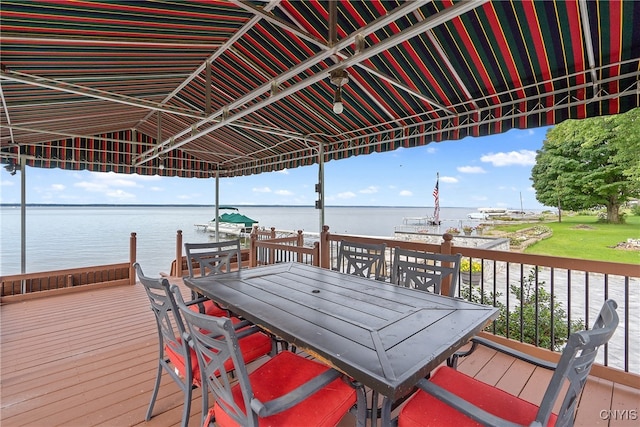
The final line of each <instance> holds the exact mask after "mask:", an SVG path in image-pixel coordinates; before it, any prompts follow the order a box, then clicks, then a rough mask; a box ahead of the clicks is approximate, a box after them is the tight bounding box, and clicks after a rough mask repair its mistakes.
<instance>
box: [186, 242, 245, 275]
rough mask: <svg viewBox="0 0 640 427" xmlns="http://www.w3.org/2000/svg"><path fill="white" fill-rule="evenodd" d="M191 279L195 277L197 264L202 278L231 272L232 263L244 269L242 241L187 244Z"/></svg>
mask: <svg viewBox="0 0 640 427" xmlns="http://www.w3.org/2000/svg"><path fill="white" fill-rule="evenodd" d="M184 248H185V250H186V252H187V266H188V267H189V277H195V274H194V271H195V264H196V263H197V264H198V265H199V266H200V276H201V277H204V276H212V275H215V274H220V273H226V272H229V271H231V263H232V262H234V261H236V262H237V263H238V269H240V268H241V267H242V253H241V251H240V239H235V240H228V241H224V242H207V243H185V244H184Z"/></svg>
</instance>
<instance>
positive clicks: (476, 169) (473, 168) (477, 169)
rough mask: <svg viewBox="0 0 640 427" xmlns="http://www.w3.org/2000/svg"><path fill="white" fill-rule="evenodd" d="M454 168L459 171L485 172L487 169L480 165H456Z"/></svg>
mask: <svg viewBox="0 0 640 427" xmlns="http://www.w3.org/2000/svg"><path fill="white" fill-rule="evenodd" d="M456 169H458V172H460V173H487V171H485V170H484V169H482V167H480V166H458V167H457V168H456Z"/></svg>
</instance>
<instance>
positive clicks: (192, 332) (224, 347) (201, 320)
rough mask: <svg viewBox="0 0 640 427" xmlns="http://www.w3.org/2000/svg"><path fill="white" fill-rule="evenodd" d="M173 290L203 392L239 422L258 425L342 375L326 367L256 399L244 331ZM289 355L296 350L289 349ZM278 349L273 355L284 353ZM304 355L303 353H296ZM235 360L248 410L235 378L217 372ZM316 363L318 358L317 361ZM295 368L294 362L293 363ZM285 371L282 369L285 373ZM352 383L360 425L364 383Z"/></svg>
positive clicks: (362, 416)
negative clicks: (236, 392) (242, 345)
mask: <svg viewBox="0 0 640 427" xmlns="http://www.w3.org/2000/svg"><path fill="white" fill-rule="evenodd" d="M172 291H173V292H174V294H175V296H176V297H175V299H176V302H177V305H178V308H179V310H180V311H181V313H182V316H183V317H184V320H185V323H186V325H187V328H188V331H189V332H188V334H185V335H184V338H185V341H188V342H189V345H190V346H191V347H192V348H194V349H195V351H196V354H197V357H198V363H199V365H200V370H201V374H202V377H203V379H204V381H203V384H202V393H203V395H204V394H205V393H207V392H208V391H211V392H212V394H213V395H214V396H215V398H216V403H217V404H218V405H219V406H220V407H221V408H222V409H223V410H224V411H225V413H226V414H227V415H229V417H230V418H232V419H233V421H234V422H236V423H237V424H238V425H241V426H245V427H254V426H258V420H259V418H261V417H268V416H271V415H274V414H277V413H279V412H282V411H285V410H288V409H290V408H292V407H294V406H295V405H297V404H299V403H300V402H302V401H304V400H305V399H307V398H308V397H309V396H311V395H312V394H314V393H316V392H317V391H319V390H321V389H323V388H324V387H325V386H327V385H328V384H330V383H331V382H333V381H334V380H336V379H338V378H341V377H342V374H341V373H340V372H338V371H336V370H334V369H331V368H329V369H327V370H326V371H325V372H324V373H322V374H321V375H319V376H316V377H314V378H313V379H311V380H310V381H308V382H306V383H304V384H302V385H300V386H298V387H297V388H295V389H294V390H292V391H291V392H289V393H287V394H285V395H283V396H280V397H278V398H276V399H273V400H270V401H267V402H262V401H260V400H259V399H257V398H256V397H255V396H254V394H253V391H252V383H251V380H250V378H249V373H248V370H247V367H246V365H245V363H244V361H243V359H242V355H241V354H240V352H239V346H238V339H239V338H240V336H241V335H240V334H242V333H245V331H244V330H243V331H236V330H235V329H234V328H233V324H232V323H231V320H230V319H228V318H221V317H217V318H216V317H212V316H207V315H203V314H201V313H195V312H193V311H191V310H189V309H188V308H187V306H186V305H185V304H184V302H183V301H182V296H181V295H180V291H179V289H178V288H177V287H176V286H174V287H172ZM287 353H288V354H289V355H291V354H293V353H290V352H287ZM281 356H282V353H278V354H277V355H276V356H274V357H281ZM295 357H296V358H301V360H302V359H304V358H302V356H297V355H296V356H295ZM228 360H232V362H233V366H234V367H235V380H236V381H237V382H238V386H239V387H240V389H241V391H242V399H243V403H244V408H246V411H245V410H244V409H242V408H241V407H240V406H238V404H237V402H236V401H235V399H234V396H233V387H234V385H235V383H234V382H232V381H231V380H230V378H229V377H228V376H227V375H216V373H217V372H221V370H222V369H223V366H224V364H225V362H227V361H228ZM314 363H315V362H314ZM291 368H292V369H293V368H294V367H293V366H292V367H291ZM285 374H286V372H283V375H285ZM353 386H354V387H355V388H356V390H357V391H358V398H357V408H358V416H357V418H358V425H359V426H362V427H364V420H365V418H366V408H365V406H366V404H365V396H364V390H363V387H362V386H359V385H355V384H353Z"/></svg>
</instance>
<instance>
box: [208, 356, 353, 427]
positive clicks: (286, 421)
mask: <svg viewBox="0 0 640 427" xmlns="http://www.w3.org/2000/svg"><path fill="white" fill-rule="evenodd" d="M327 369H329V368H328V367H327V366H325V365H323V364H321V363H318V362H316V361H313V360H309V359H306V358H304V357H301V356H297V355H295V354H293V353H291V352H290V351H283V352H281V353H278V354H277V355H276V356H274V357H273V358H271V359H269V360H268V361H267V362H265V363H264V364H263V365H262V366H260V367H259V368H257V369H256V370H255V371H253V372H252V373H251V374H250V375H249V379H250V381H251V386H252V388H253V393H254V395H255V397H256V398H258V399H259V400H260V401H261V402H267V401H269V400H272V399H275V398H277V397H280V396H282V395H284V394H286V393H288V392H290V391H291V390H293V389H295V388H296V387H298V386H300V385H302V384H304V383H305V382H307V381H308V380H310V379H312V378H313V377H315V376H317V375H320V374H321V373H323V372H324V371H326V370H327ZM233 397H234V399H235V401H236V403H237V404H238V406H240V407H241V408H242V409H243V410H244V403H243V400H242V392H241V390H240V385H239V384H237V385H236V386H234V388H233ZM355 403H356V391H355V389H354V388H352V387H351V386H349V385H348V384H346V383H345V382H344V381H342V380H341V379H340V378H338V379H336V380H334V381H332V382H331V383H329V384H328V385H327V386H326V387H324V388H323V389H321V390H320V391H318V392H317V393H314V394H313V395H311V396H309V398H307V399H305V400H304V401H302V402H301V403H299V404H298V405H296V406H294V407H293V408H290V409H288V410H286V411H283V412H280V413H279V414H275V415H272V416H270V417H265V418H260V419H259V420H260V422H259V424H260V426H305V427H306V426H323V427H324V426H327V427H328V426H335V425H337V424H338V423H339V422H340V420H341V419H342V417H343V416H344V415H345V414H346V413H347V411H348V410H349V409H350V408H351V407H352V406H353V405H354V404H355ZM211 415H215V420H216V425H219V426H221V427H230V426H238V424H237V423H236V422H235V421H234V420H233V419H231V417H229V415H227V413H225V412H224V410H223V409H222V408H221V407H220V406H219V404H218V401H216V403H215V405H214V407H213V410H212V411H210V414H209V416H211Z"/></svg>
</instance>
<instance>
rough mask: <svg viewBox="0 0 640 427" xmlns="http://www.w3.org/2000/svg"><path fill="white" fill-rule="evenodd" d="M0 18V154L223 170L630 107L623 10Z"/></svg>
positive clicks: (146, 9) (27, 13) (100, 166)
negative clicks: (336, 77)
mask: <svg viewBox="0 0 640 427" xmlns="http://www.w3.org/2000/svg"><path fill="white" fill-rule="evenodd" d="M1 13H2V26H3V29H2V34H1V37H0V49H1V50H2V68H1V70H0V104H1V105H2V112H1V114H0V161H1V162H2V163H9V162H13V163H19V162H20V161H21V160H19V158H20V159H23V160H24V162H25V164H26V165H29V166H34V167H45V168H50V167H59V168H63V169H88V170H93V171H114V172H119V173H138V174H159V175H165V176H185V177H211V176H214V175H215V176H219V177H229V176H239V175H249V174H256V173H262V172H269V171H274V170H281V169H284V168H294V167H298V166H304V165H311V164H316V163H319V164H321V165H322V164H324V163H325V162H327V161H331V160H337V159H341V158H345V157H349V156H353V155H360V154H368V153H371V152H384V151H391V150H395V149H397V148H399V147H415V146H422V145H426V144H429V143H431V142H434V141H436V142H438V141H443V140H457V139H462V138H464V137H466V136H482V135H490V134H496V133H501V132H505V131H507V130H509V129H512V128H520V129H526V128H532V127H539V126H546V125H553V124H556V123H559V122H561V121H563V120H565V119H568V118H578V119H579V118H586V117H592V116H599V115H607V114H617V113H621V112H624V111H627V110H629V109H632V108H635V107H638V106H639V105H640V83H639V81H640V33H639V32H638V31H637V30H636V29H637V28H640V2H613V1H612V2H607V1H602V2H591V1H587V0H568V1H564V0H562V1H528V0H525V1H519V0H518V1H516V0H514V1H489V0H473V1H455V0H434V1H407V2H404V1H400V0H389V1H383V0H371V1H348V2H337V1H334V0H308V1H287V0H270V1H244V0H230V1H211V2H206V3H200V2H189V1H184V2H176V3H155V2H146V1H138V2H129V1H113V2H108V3H104V2H82V3H78V4H74V3H54V4H43V3H40V2H35V1H34V2H31V1H17V0H15V1H14V0H4V1H3V6H2V12H1ZM338 69H343V70H346V71H347V73H348V75H349V81H348V83H346V84H344V85H343V86H342V95H343V100H344V103H345V109H344V112H343V113H342V114H335V113H333V111H332V103H333V95H334V90H335V89H334V88H335V86H334V85H333V84H332V83H331V80H330V75H331V73H332V72H333V71H335V70H338ZM319 153H321V154H319ZM320 156H321V157H320ZM161 166H162V167H161Z"/></svg>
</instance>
